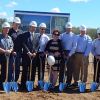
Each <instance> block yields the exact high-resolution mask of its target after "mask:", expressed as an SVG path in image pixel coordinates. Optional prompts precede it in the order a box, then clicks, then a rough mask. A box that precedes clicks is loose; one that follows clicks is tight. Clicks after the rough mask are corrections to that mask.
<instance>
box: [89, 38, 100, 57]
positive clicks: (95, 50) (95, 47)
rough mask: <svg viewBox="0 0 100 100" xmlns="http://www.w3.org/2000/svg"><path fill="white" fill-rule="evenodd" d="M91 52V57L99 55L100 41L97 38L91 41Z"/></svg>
mask: <svg viewBox="0 0 100 100" xmlns="http://www.w3.org/2000/svg"><path fill="white" fill-rule="evenodd" d="M91 52H92V54H93V55H100V39H99V38H97V39H95V40H93V44H92V50H91Z"/></svg>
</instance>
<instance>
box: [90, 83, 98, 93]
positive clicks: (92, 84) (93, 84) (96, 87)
mask: <svg viewBox="0 0 100 100" xmlns="http://www.w3.org/2000/svg"><path fill="white" fill-rule="evenodd" d="M98 86H99V84H98V83H96V84H95V82H92V83H91V91H93V92H94V91H96V89H98Z"/></svg>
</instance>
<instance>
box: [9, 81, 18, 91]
mask: <svg viewBox="0 0 100 100" xmlns="http://www.w3.org/2000/svg"><path fill="white" fill-rule="evenodd" d="M11 84H12V90H13V91H15V92H17V91H18V83H17V82H11Z"/></svg>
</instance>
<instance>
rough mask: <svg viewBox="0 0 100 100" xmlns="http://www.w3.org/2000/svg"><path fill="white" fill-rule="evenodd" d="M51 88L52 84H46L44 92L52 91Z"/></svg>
mask: <svg viewBox="0 0 100 100" xmlns="http://www.w3.org/2000/svg"><path fill="white" fill-rule="evenodd" d="M51 86H52V83H50V82H49V83H48V82H45V84H44V90H46V91H48V90H50V89H51Z"/></svg>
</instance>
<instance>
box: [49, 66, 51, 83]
mask: <svg viewBox="0 0 100 100" xmlns="http://www.w3.org/2000/svg"><path fill="white" fill-rule="evenodd" d="M50 73H51V65H50V70H49V77H48V82H50Z"/></svg>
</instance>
